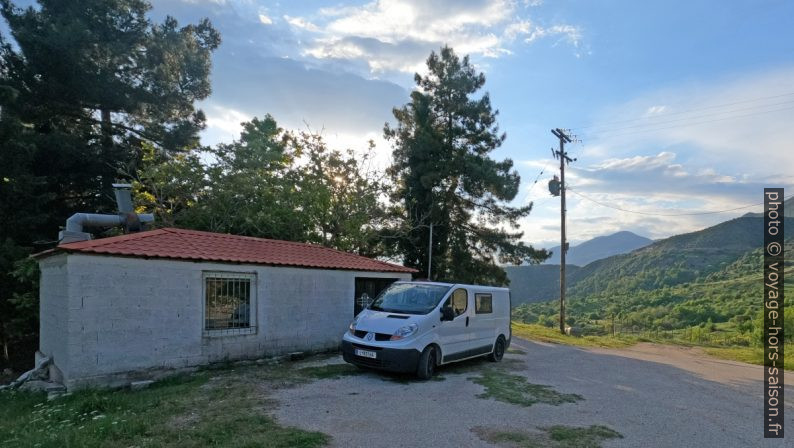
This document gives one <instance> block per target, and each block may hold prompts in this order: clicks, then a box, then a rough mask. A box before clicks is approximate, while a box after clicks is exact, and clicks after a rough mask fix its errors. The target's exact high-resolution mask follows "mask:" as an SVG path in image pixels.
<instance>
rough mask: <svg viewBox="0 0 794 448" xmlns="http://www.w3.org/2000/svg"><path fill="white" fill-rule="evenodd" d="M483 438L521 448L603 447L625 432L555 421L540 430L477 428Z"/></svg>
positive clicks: (597, 426)
mask: <svg viewBox="0 0 794 448" xmlns="http://www.w3.org/2000/svg"><path fill="white" fill-rule="evenodd" d="M472 431H473V432H474V433H475V434H477V436H478V437H480V439H482V440H484V441H486V442H491V443H495V444H498V445H503V446H510V447H519V448H600V447H601V442H602V441H604V440H608V439H622V438H623V436H622V435H621V434H620V433H618V432H617V431H614V430H612V429H610V428H607V427H606V426H601V425H592V426H589V427H576V426H563V425H555V426H550V427H547V428H539V431H535V432H526V431H512V430H492V429H488V428H482V427H479V428H474V429H473V430H472Z"/></svg>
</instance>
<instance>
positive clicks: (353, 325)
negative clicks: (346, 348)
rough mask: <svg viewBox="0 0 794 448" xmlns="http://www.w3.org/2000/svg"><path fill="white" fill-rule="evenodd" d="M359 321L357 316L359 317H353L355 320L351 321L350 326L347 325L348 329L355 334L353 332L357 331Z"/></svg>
mask: <svg viewBox="0 0 794 448" xmlns="http://www.w3.org/2000/svg"><path fill="white" fill-rule="evenodd" d="M357 323H358V317H357V318H355V319H353V322H350V326H349V327H347V330H348V331H349V332H350V334H353V333H355V331H356V324H357Z"/></svg>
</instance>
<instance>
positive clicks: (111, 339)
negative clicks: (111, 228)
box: [37, 228, 415, 388]
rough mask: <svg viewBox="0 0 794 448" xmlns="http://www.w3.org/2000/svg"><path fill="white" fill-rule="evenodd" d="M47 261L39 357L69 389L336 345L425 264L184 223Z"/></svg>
mask: <svg viewBox="0 0 794 448" xmlns="http://www.w3.org/2000/svg"><path fill="white" fill-rule="evenodd" d="M37 258H38V260H39V266H40V268H41V293H40V295H41V304H40V307H41V323H40V327H41V336H40V344H39V352H40V353H39V354H38V355H39V356H47V357H51V358H52V365H51V366H50V378H51V379H54V380H56V381H59V382H61V383H63V384H64V385H66V386H67V388H74V387H81V386H87V385H123V384H125V383H128V382H130V381H135V380H141V379H146V378H149V377H152V376H155V375H157V374H159V373H162V372H164V371H169V370H171V369H179V368H186V367H192V366H199V365H204V364H208V363H212V362H216V361H223V360H238V359H248V358H262V357H267V356H275V355H280V354H285V353H290V352H296V351H313V350H326V349H335V348H337V347H338V345H339V343H340V340H341V337H342V334H343V333H344V331H345V330H346V329H347V326H348V324H349V323H350V321H351V319H352V318H353V317H354V311H355V310H356V309H358V308H359V307H360V306H361V302H362V300H364V301H366V300H367V298H368V297H372V296H373V295H375V294H377V292H378V291H379V290H380V289H382V288H383V287H385V286H386V285H388V284H389V283H391V282H392V281H395V280H398V279H401V280H406V279H410V278H411V274H412V273H413V272H415V270H413V269H411V268H406V267H403V266H399V265H395V264H391V263H386V262H383V261H378V260H373V259H370V258H366V257H362V256H358V255H353V254H349V253H344V252H340V251H337V250H333V249H329V248H325V247H321V246H315V245H311V244H303V243H295V242H288V241H277V240H268V239H261V238H251V237H243V236H234V235H227V234H218V233H210V232H199V231H193V230H182V229H174V228H164V229H158V230H151V231H146V232H140V233H134V234H128V235H123V236H117V237H111V238H104V239H98V240H89V241H80V242H74V243H68V244H61V245H60V246H58V247H56V248H55V249H52V250H49V251H46V252H43V253H40V254H38V255H37Z"/></svg>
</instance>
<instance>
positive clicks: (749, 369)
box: [589, 342, 763, 384]
mask: <svg viewBox="0 0 794 448" xmlns="http://www.w3.org/2000/svg"><path fill="white" fill-rule="evenodd" d="M589 350H590V351H592V352H595V353H603V354H607V355H615V356H622V357H625V358H632V359H639V360H642V361H651V362H658V363H662V364H667V365H671V366H674V367H678V368H680V369H683V370H686V371H688V372H691V373H694V374H696V375H698V376H700V377H701V378H703V379H705V380H709V381H716V382H719V383H723V384H749V383H753V382H755V381H758V378H760V377H761V376H759V375H761V372H762V371H763V367H762V366H756V365H752V364H746V363H743V362H738V361H728V360H724V359H718V358H714V357H712V356H710V355H708V354H707V353H705V352H704V351H703V350H702V349H700V348H698V347H684V346H680V345H663V344H653V343H650V342H642V343H639V344H636V345H633V346H631V347H626V348H618V349H611V348H593V349H589Z"/></svg>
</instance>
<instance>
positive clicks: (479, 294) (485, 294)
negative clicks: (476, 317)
mask: <svg viewBox="0 0 794 448" xmlns="http://www.w3.org/2000/svg"><path fill="white" fill-rule="evenodd" d="M480 297H488V298H489V299H490V300H489V301H488V304H489V305H490V306H489V307H488V311H480V310H479V306H477V305H478V302H477V299H478V298H480ZM474 314H493V294H491V293H490V292H477V293H474Z"/></svg>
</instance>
